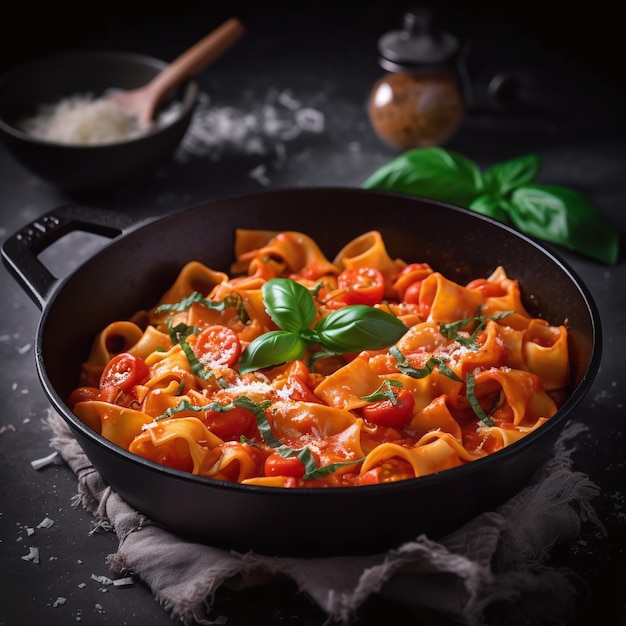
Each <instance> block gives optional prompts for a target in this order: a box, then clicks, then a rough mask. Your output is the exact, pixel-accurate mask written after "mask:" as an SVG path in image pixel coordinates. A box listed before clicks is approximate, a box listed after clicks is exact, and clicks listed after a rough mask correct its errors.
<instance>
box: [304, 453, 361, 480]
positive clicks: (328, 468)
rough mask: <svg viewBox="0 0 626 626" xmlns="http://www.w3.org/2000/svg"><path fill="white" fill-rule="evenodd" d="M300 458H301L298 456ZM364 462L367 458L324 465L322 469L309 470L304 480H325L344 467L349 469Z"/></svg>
mask: <svg viewBox="0 0 626 626" xmlns="http://www.w3.org/2000/svg"><path fill="white" fill-rule="evenodd" d="M307 449H308V448H305V450H307ZM298 458H300V457H299V456H298ZM300 460H302V459H300ZM364 460H365V457H362V458H360V459H354V461H336V462H335V463H330V464H329V465H322V467H318V468H317V469H312V470H309V469H307V471H306V473H305V474H304V476H303V477H302V478H304V479H305V480H315V479H317V478H324V477H325V476H329V475H330V474H334V473H335V472H336V471H337V470H338V469H340V468H342V467H347V466H349V465H356V464H357V463H362V462H363V461H364ZM305 467H306V465H305Z"/></svg>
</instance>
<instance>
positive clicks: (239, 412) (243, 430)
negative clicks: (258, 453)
mask: <svg viewBox="0 0 626 626" xmlns="http://www.w3.org/2000/svg"><path fill="white" fill-rule="evenodd" d="M204 423H205V424H206V426H207V428H208V429H209V430H210V431H211V432H212V433H213V434H214V435H216V436H218V437H219V438H220V439H223V440H224V441H239V439H240V437H241V436H242V435H243V436H244V437H246V438H247V439H254V438H255V437H258V436H259V429H258V426H257V422H256V417H255V416H254V414H253V413H251V412H250V411H247V410H246V409H244V408H242V407H240V406H235V407H234V408H232V409H229V410H228V411H207V412H206V413H205V414H204Z"/></svg>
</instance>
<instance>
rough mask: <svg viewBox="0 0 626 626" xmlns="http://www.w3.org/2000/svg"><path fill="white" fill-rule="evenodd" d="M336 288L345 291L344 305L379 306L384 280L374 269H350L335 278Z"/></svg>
mask: <svg viewBox="0 0 626 626" xmlns="http://www.w3.org/2000/svg"><path fill="white" fill-rule="evenodd" d="M337 287H338V288H339V289H345V290H346V293H345V294H344V295H343V296H342V300H343V302H345V303H346V304H367V305H369V306H374V305H375V304H380V302H381V301H382V299H383V295H384V293H385V279H384V278H383V275H382V274H381V273H380V271H379V270H377V269H376V268H375V267H351V268H349V269H346V270H343V272H341V274H339V276H338V277H337Z"/></svg>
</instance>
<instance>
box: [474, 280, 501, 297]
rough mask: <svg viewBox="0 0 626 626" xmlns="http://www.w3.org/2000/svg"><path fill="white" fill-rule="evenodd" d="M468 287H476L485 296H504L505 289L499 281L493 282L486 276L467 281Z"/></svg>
mask: <svg viewBox="0 0 626 626" xmlns="http://www.w3.org/2000/svg"><path fill="white" fill-rule="evenodd" d="M466 287H467V288H468V289H478V291H480V292H481V293H482V294H483V296H484V297H485V298H490V297H495V298H499V297H500V296H506V289H505V288H504V287H503V286H502V284H501V283H493V282H491V281H489V280H487V279H486V278H476V279H475V280H472V281H470V282H469V283H467V285H466Z"/></svg>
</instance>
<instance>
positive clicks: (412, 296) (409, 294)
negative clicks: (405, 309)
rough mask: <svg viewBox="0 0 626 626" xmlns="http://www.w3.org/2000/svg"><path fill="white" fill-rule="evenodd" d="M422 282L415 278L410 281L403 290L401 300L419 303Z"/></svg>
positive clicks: (408, 302)
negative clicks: (413, 280)
mask: <svg viewBox="0 0 626 626" xmlns="http://www.w3.org/2000/svg"><path fill="white" fill-rule="evenodd" d="M422 282H423V281H421V280H416V281H415V282H414V283H411V284H410V285H409V286H408V287H407V288H406V289H405V291H404V296H403V297H402V302H406V303H407V304H419V303H420V291H421V290H422Z"/></svg>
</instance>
